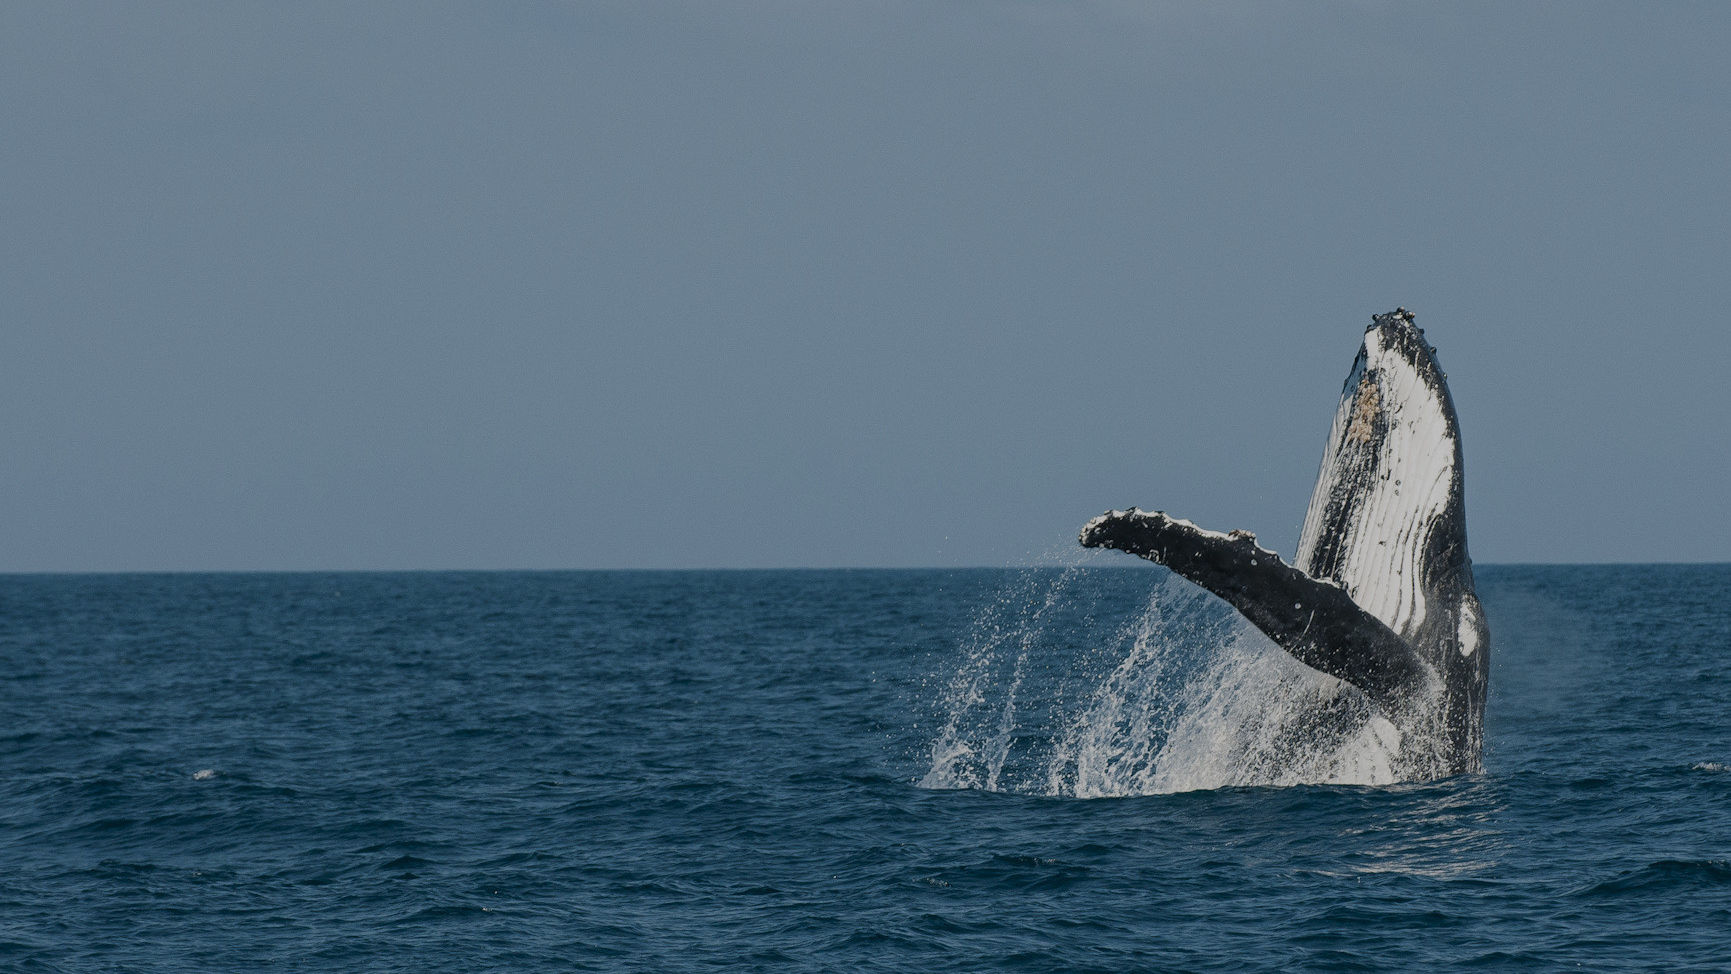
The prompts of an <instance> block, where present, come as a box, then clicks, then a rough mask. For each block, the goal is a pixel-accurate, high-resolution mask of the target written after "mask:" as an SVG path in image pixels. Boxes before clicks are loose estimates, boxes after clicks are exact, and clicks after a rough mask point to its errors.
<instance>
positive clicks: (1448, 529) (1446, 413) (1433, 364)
mask: <svg viewBox="0 0 1731 974" xmlns="http://www.w3.org/2000/svg"><path fill="white" fill-rule="evenodd" d="M1461 473H1462V471H1461V443H1460V430H1459V427H1458V424H1457V422H1456V420H1455V410H1454V403H1453V401H1452V400H1451V399H1450V397H1449V391H1448V383H1447V381H1446V378H1445V376H1444V374H1443V371H1442V368H1441V366H1440V365H1438V363H1437V358H1436V349H1435V348H1433V347H1432V346H1431V345H1430V343H1429V342H1427V341H1426V340H1425V336H1424V332H1423V331H1421V330H1420V329H1419V327H1418V325H1417V324H1416V323H1415V322H1414V320H1413V315H1412V313H1411V312H1409V311H1407V310H1406V309H1404V308H1397V309H1396V310H1394V311H1391V312H1389V313H1387V314H1380V315H1377V316H1376V317H1375V318H1374V319H1372V321H1371V324H1370V327H1369V328H1367V329H1365V333H1364V344H1363V346H1362V347H1361V348H1360V349H1359V353H1358V358H1357V360H1356V361H1354V362H1353V367H1352V371H1351V372H1350V373H1349V374H1348V375H1347V379H1346V384H1345V386H1344V387H1343V388H1342V390H1341V398H1340V406H1339V409H1338V410H1337V411H1336V413H1335V418H1334V426H1333V428H1332V430H1331V431H1330V433H1329V441H1328V445H1327V447H1326V448H1325V449H1324V452H1323V460H1322V467H1321V471H1320V472H1319V474H1318V477H1317V482H1316V489H1315V491H1314V492H1313V493H1312V495H1311V502H1310V508H1309V510H1308V511H1307V512H1306V516H1305V523H1304V530H1303V532H1302V534H1301V538H1300V540H1299V551H1298V559H1297V564H1298V566H1299V567H1300V568H1301V569H1302V570H1304V571H1306V572H1309V573H1310V574H1312V575H1314V576H1316V577H1318V578H1332V579H1334V580H1335V581H1338V582H1339V583H1341V584H1342V585H1343V586H1345V587H1346V588H1347V590H1348V591H1349V592H1351V593H1352V596H1353V598H1354V599H1355V600H1356V601H1357V602H1358V603H1359V604H1360V605H1362V606H1363V607H1364V608H1365V609H1366V610H1367V611H1369V612H1371V613H1372V614H1373V615H1375V616H1376V617H1377V618H1379V619H1381V620H1383V621H1384V622H1385V623H1387V624H1388V625H1389V626H1390V628H1392V629H1394V630H1395V631H1397V632H1403V633H1407V634H1410V633H1411V632H1413V631H1414V629H1415V628H1417V627H1418V626H1421V625H1423V624H1424V623H1425V621H1426V618H1427V616H1429V615H1430V614H1431V611H1432V610H1433V609H1434V608H1435V600H1436V596H1437V595H1438V594H1439V589H1441V588H1444V587H1450V588H1452V587H1453V586H1454V584H1455V583H1454V582H1453V580H1452V579H1451V578H1450V577H1449V576H1455V575H1459V574H1463V573H1469V577H1470V571H1471V569H1470V567H1469V566H1470V562H1469V561H1468V558H1467V552H1466V523H1465V508H1464V504H1463V502H1462V483H1463V481H1462V476H1461ZM1469 585H1470V583H1469Z"/></svg>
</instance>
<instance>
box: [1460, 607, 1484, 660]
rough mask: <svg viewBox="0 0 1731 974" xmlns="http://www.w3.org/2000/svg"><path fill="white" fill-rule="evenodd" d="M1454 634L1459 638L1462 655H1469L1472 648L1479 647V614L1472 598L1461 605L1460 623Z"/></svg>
mask: <svg viewBox="0 0 1731 974" xmlns="http://www.w3.org/2000/svg"><path fill="white" fill-rule="evenodd" d="M1456 635H1457V636H1458V638H1459V639H1460V651H1461V655H1462V656H1471V655H1472V654H1473V650H1475V649H1478V648H1479V615H1478V610H1477V609H1476V608H1474V606H1473V600H1472V599H1468V600H1466V602H1465V603H1464V604H1462V605H1461V624H1460V630H1459V632H1457V633H1456Z"/></svg>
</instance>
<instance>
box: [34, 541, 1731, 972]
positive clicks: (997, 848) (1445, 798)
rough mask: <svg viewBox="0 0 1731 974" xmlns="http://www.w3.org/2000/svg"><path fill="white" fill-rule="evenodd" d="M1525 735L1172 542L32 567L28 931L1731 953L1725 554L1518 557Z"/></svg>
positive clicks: (633, 949)
mask: <svg viewBox="0 0 1731 974" xmlns="http://www.w3.org/2000/svg"><path fill="white" fill-rule="evenodd" d="M1478 577H1479V592H1480V596H1481V598H1482V599H1483V602H1484V605H1485V609H1486V614H1487V616H1488V619H1489V624H1490V630H1491V640H1492V641H1491V652H1492V654H1493V656H1492V670H1491V690H1490V701H1489V707H1488V716H1487V720H1486V733H1485V737H1486V742H1487V743H1486V751H1485V760H1484V763H1485V771H1484V773H1483V774H1476V775H1468V776H1462V777H1456V778H1450V779H1445V780H1440V781H1431V782H1417V783H1414V782H1398V781H1389V780H1384V776H1385V775H1386V767H1385V765H1384V764H1383V763H1381V762H1379V760H1378V759H1377V754H1376V748H1375V746H1374V742H1370V743H1366V742H1363V741H1360V742H1358V743H1357V744H1352V745H1350V746H1347V747H1339V746H1335V745H1330V746H1329V747H1328V748H1321V749H1319V748H1314V747H1308V746H1307V744H1306V742H1305V740H1304V739H1303V735H1302V733H1299V732H1298V731H1295V729H1294V728H1295V726H1296V725H1293V724H1292V723H1291V722H1290V720H1289V719H1288V717H1289V716H1290V713H1291V712H1292V711H1293V708H1294V707H1295V706H1297V704H1299V703H1302V701H1303V700H1304V699H1306V695H1307V694H1314V693H1315V692H1317V684H1316V679H1317V677H1316V676H1315V674H1312V673H1310V672H1309V671H1305V670H1303V668H1302V667H1297V666H1296V664H1292V663H1290V661H1288V660H1286V659H1285V657H1284V656H1282V655H1279V654H1278V651H1277V650H1273V649H1272V647H1270V646H1269V645H1268V644H1267V643H1266V641H1265V640H1263V639H1262V638H1261V637H1260V635H1259V634H1257V633H1255V632H1254V631H1252V630H1249V629H1248V628H1247V627H1246V626H1244V625H1243V624H1242V623H1241V622H1240V621H1239V620H1238V619H1237V617H1236V616H1234V615H1232V614H1231V613H1230V612H1229V611H1225V610H1223V609H1222V607H1221V605H1220V604H1219V603H1217V602H1214V601H1212V600H1211V599H1207V598H1203V597H1200V596H1198V595H1197V594H1196V590H1195V589H1194V588H1193V587H1191V586H1188V585H1187V584H1186V583H1182V582H1179V581H1177V580H1175V579H1173V578H1172V577H1171V576H1170V575H1169V574H1168V573H1167V572H1165V571H1164V570H1159V569H1137V568H1119V567H1094V566H1089V567H1070V568H1037V569H1018V570H965V571H943V570H921V571H902V570H886V571H788V572H748V571H729V572H569V573H559V572H554V573H503V572H502V573H405V574H233V575H179V574H177V575H148V574H146V575H58V576H47V575H45V576H25V575H12V576H0V657H3V661H4V666H3V669H0V969H5V970H13V971H128V972H155V971H163V972H167V971H177V972H178V971H239V970H266V969H269V970H285V971H313V970H319V971H325V970H333V971H338V970H340V971H358V970H366V971H417V972H420V971H465V972H467V971H476V970H500V971H656V972H661V971H707V970H742V971H752V970H763V971H772V970H773V971H782V970H786V971H828V970H834V971H870V970H885V971H888V970H909V971H1101V972H1106V971H1110V972H1125V971H1292V970H1306V971H1311V970H1315V971H1381V970H1398V969H1417V970H1454V969H1474V970H1495V971H1502V970H1547V971H1548V970H1557V969H1565V968H1566V969H1587V970H1615V971H1685V970H1699V971H1708V970H1714V971H1723V970H1728V969H1731V956H1728V954H1731V950H1728V947H1727V942H1728V935H1731V675H1728V673H1727V663H1728V662H1731V566H1724V565H1706V566H1694V565H1689V566H1665V565H1652V566H1622V565H1620V566H1589V567H1581V566H1480V567H1479V568H1478Z"/></svg>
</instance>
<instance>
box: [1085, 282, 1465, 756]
mask: <svg viewBox="0 0 1731 974" xmlns="http://www.w3.org/2000/svg"><path fill="white" fill-rule="evenodd" d="M1080 540H1081V542H1082V545H1083V546H1084V547H1089V548H1114V549H1117V550H1119V551H1125V552H1129V553H1131V554H1135V555H1140V556H1141V557H1143V558H1147V559H1148V560H1150V561H1153V562H1156V563H1157V564H1161V565H1165V566H1166V567H1168V568H1170V569H1171V570H1172V571H1174V572H1176V573H1178V574H1179V575H1181V576H1183V577H1185V578H1187V579H1189V580H1190V581H1192V582H1195V583H1196V584H1198V585H1200V586H1202V587H1203V588H1205V589H1207V590H1208V591H1210V592H1213V593H1214V594H1215V595H1217V596H1219V597H1220V598H1222V599H1224V600H1225V601H1226V602H1227V603H1228V604H1230V605H1231V606H1232V607H1233V608H1235V609H1237V610H1238V612H1239V613H1240V614H1241V615H1243V616H1244V618H1245V619H1247V620H1249V621H1250V623H1251V624H1252V625H1254V626H1256V628H1258V629H1260V630H1262V631H1263V632H1264V633H1266V634H1267V635H1268V636H1269V637H1270V638H1271V639H1273V641H1274V642H1275V644H1276V645H1278V646H1279V647H1280V648H1282V649H1284V650H1285V651H1286V652H1288V653H1290V654H1291V655H1292V656H1294V657H1296V658H1297V659H1298V660H1299V661H1300V662H1302V663H1304V664H1306V665H1307V666H1310V667H1313V668H1315V669H1317V670H1320V671H1321V672H1323V673H1326V674H1328V675H1329V676H1332V677H1335V678H1337V679H1339V680H1342V681H1345V682H1346V683H1349V684H1351V685H1352V686H1354V687H1357V688H1358V689H1359V690H1360V691H1362V692H1363V694H1364V695H1365V698H1367V699H1368V701H1369V703H1370V706H1371V708H1373V709H1374V710H1375V711H1376V712H1379V713H1380V714H1381V715H1382V716H1383V717H1385V718H1386V719H1387V720H1388V721H1389V723H1391V724H1392V725H1393V726H1394V727H1395V729H1396V730H1397V731H1398V732H1399V740H1400V743H1399V745H1398V746H1397V748H1396V754H1395V755H1394V761H1395V769H1396V772H1397V774H1399V776H1400V777H1401V778H1403V779H1405V780H1427V779H1433V778H1440V777H1445V776H1448V775H1454V774H1463V773H1469V772H1476V771H1481V770H1483V761H1482V752H1483V747H1484V710H1485V688H1486V678H1487V676H1488V673H1489V658H1488V657H1489V650H1490V633H1489V630H1488V629H1487V628H1486V625H1485V617H1484V612H1483V611H1482V610H1481V608H1480V606H1479V601H1478V597H1477V596H1476V595H1475V594H1474V590H1473V569H1472V560H1471V559H1470V558H1469V557H1468V556H1467V535H1466V507H1465V504H1464V502H1463V499H1462V476H1461V438H1460V428H1459V425H1458V423H1457V422H1456V419H1455V410H1454V402H1453V400H1452V399H1451V398H1450V396H1449V391H1448V385H1447V383H1446V381H1445V378H1444V374H1443V371H1442V369H1441V368H1440V367H1439V366H1438V365H1437V359H1436V349H1435V348H1433V347H1432V346H1431V345H1429V344H1428V343H1427V342H1426V341H1425V338H1424V332H1423V331H1421V330H1420V329H1419V328H1418V327H1417V326H1416V325H1414V324H1413V316H1412V314H1411V313H1410V312H1408V311H1407V310H1406V309H1404V308H1399V309H1396V310H1395V311H1392V312H1390V313H1388V314H1381V315H1376V316H1374V317H1373V318H1372V321H1371V325H1370V327H1369V328H1367V329H1366V330H1365V335H1364V344H1363V346H1362V347H1361V348H1360V349H1359V352H1358V357H1357V359H1355V360H1354V362H1353V365H1352V371H1351V372H1350V373H1348V375H1347V377H1346V384H1345V386H1344V388H1343V389H1342V391H1341V397H1340V405H1339V408H1338V409H1337V410H1336V411H1335V414H1334V424H1333V426H1332V427H1331V428H1330V429H1329V433H1328V444H1327V446H1326V447H1325V448H1324V449H1323V454H1322V467H1321V470H1320V472H1319V473H1318V474H1317V478H1316V487H1315V488H1314V489H1313V491H1312V492H1311V497H1310V507H1309V509H1308V510H1307V511H1306V513H1305V516H1304V527H1303V529H1302V530H1301V532H1300V534H1299V541H1298V552H1297V555H1296V557H1295V558H1294V559H1293V563H1292V564H1290V565H1289V564H1287V563H1286V562H1284V561H1282V560H1281V559H1280V556H1278V555H1276V554H1275V553H1274V552H1272V551H1270V550H1268V549H1267V548H1263V547H1261V546H1259V545H1258V544H1257V543H1256V537H1255V535H1253V534H1250V533H1249V532H1246V531H1230V532H1219V531H1209V530H1205V529H1203V528H1200V527H1197V526H1196V525H1195V524H1193V523H1191V522H1189V521H1186V520H1183V519H1180V518H1174V517H1169V516H1167V515H1166V514H1165V513H1164V512H1161V511H1154V512H1144V511H1141V510H1138V509H1136V508H1130V509H1129V510H1126V511H1108V512H1106V513H1105V514H1103V515H1101V516H1100V517H1097V518H1095V519H1093V520H1092V521H1089V522H1088V524H1087V525H1086V526H1084V527H1083V528H1082V534H1081V539H1080Z"/></svg>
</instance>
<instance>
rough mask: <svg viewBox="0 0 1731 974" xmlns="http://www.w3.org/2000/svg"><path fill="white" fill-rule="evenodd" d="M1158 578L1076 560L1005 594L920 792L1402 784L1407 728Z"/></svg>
mask: <svg viewBox="0 0 1731 974" xmlns="http://www.w3.org/2000/svg"><path fill="white" fill-rule="evenodd" d="M1150 580H1151V579H1150V577H1149V576H1148V575H1147V574H1145V573H1141V572H1126V571H1108V572H1089V571H1088V570H1086V569H1083V568H1079V567H1074V566H1073V567H1071V568H1067V569H1064V570H1062V571H1057V572H1054V571H1050V570H1048V571H1038V570H1036V571H1030V572H1028V573H1025V574H1024V575H1022V576H1020V577H1019V578H1018V579H1017V580H1016V581H1015V582H1014V583H1013V584H1011V585H1010V586H1008V587H1006V589H1005V590H1004V591H1002V592H1001V593H1000V594H999V596H998V598H997V599H996V600H995V601H994V602H993V603H992V604H991V605H989V606H988V607H987V608H986V609H985V610H984V611H983V612H982V613H981V618H980V621H979V624H978V625H976V626H975V629H974V637H973V638H972V640H971V641H970V642H968V643H967V644H965V645H964V651H963V661H962V664H961V666H960V668H959V669H958V671H957V673H956V675H955V676H954V677H953V678H952V679H951V680H949V681H948V683H947V684H946V685H945V688H944V690H943V691H941V693H940V696H939V700H938V701H937V705H938V709H939V711H940V713H941V714H942V715H943V719H942V720H941V727H942V729H941V730H940V732H939V733H938V735H937V737H936V738H935V739H934V741H933V742H932V747H931V766H930V769H929V770H928V771H927V772H926V774H925V776H924V777H923V778H922V779H921V781H920V784H921V786H922V787H926V788H966V789H982V790H987V791H1009V792H1017V793H1026V794H1042V795H1053V796H1074V797H1082V798H1100V797H1114V796H1126V795H1146V794H1160V793H1169V792H1178V791H1191V790H1196V789H1202V788H1220V787H1226V786H1233V785H1292V784H1388V783H1392V782H1395V781H1398V780H1401V777H1402V776H1401V775H1400V774H1399V773H1398V770H1397V764H1396V756H1397V755H1398V754H1399V753H1400V748H1401V733H1400V731H1399V730H1397V729H1396V728H1395V726H1394V725H1393V724H1392V723H1391V722H1389V721H1388V720H1387V719H1385V718H1384V717H1382V716H1381V715H1379V714H1377V713H1376V712H1375V710H1374V709H1373V708H1372V707H1371V706H1370V704H1369V702H1368V701H1367V700H1366V699H1365V697H1364V695H1363V694H1362V693H1361V692H1360V691H1359V690H1358V689H1357V688H1355V687H1353V686H1351V685H1350V684H1347V683H1344V682H1342V681H1340V680H1336V679H1334V678H1332V677H1329V676H1326V675H1324V674H1321V673H1318V672H1316V671H1315V670H1312V669H1310V668H1309V667H1306V666H1304V665H1303V664H1301V663H1299V662H1298V661H1297V660H1295V659H1293V658H1292V657H1291V656H1289V655H1287V654H1286V653H1285V652H1283V651H1282V650H1280V649H1279V648H1278V647H1277V646H1275V645H1274V644H1273V643H1272V642H1271V641H1270V640H1269V639H1268V638H1267V637H1266V636H1264V635H1263V634H1262V633H1261V632H1259V631H1257V630H1256V629H1255V628H1254V627H1252V626H1250V625H1249V624H1248V623H1247V622H1245V621H1244V620H1243V619H1242V618H1241V617H1239V616H1238V615H1237V614H1236V613H1234V612H1232V611H1231V610H1230V609H1229V608H1227V607H1226V606H1225V605H1224V604H1223V603H1220V602H1219V601H1218V600H1215V599H1212V598H1210V597H1209V596H1207V595H1206V594H1205V593H1203V592H1201V591H1200V590H1199V589H1196V588H1195V587H1194V586H1190V585H1187V584H1185V583H1183V582H1181V581H1179V580H1178V579H1176V578H1175V577H1172V576H1169V575H1168V576H1164V577H1160V578H1155V579H1152V580H1153V581H1154V586H1153V589H1152V591H1151V592H1149V591H1148V590H1147V586H1148V582H1149V581H1150ZM1126 588H1130V589H1131V590H1132V591H1133V590H1135V589H1136V588H1140V589H1141V590H1142V595H1141V598H1140V599H1137V598H1135V597H1131V598H1129V599H1126V598H1125V596H1126V595H1128V594H1130V593H1129V592H1126V591H1125V589H1126Z"/></svg>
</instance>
